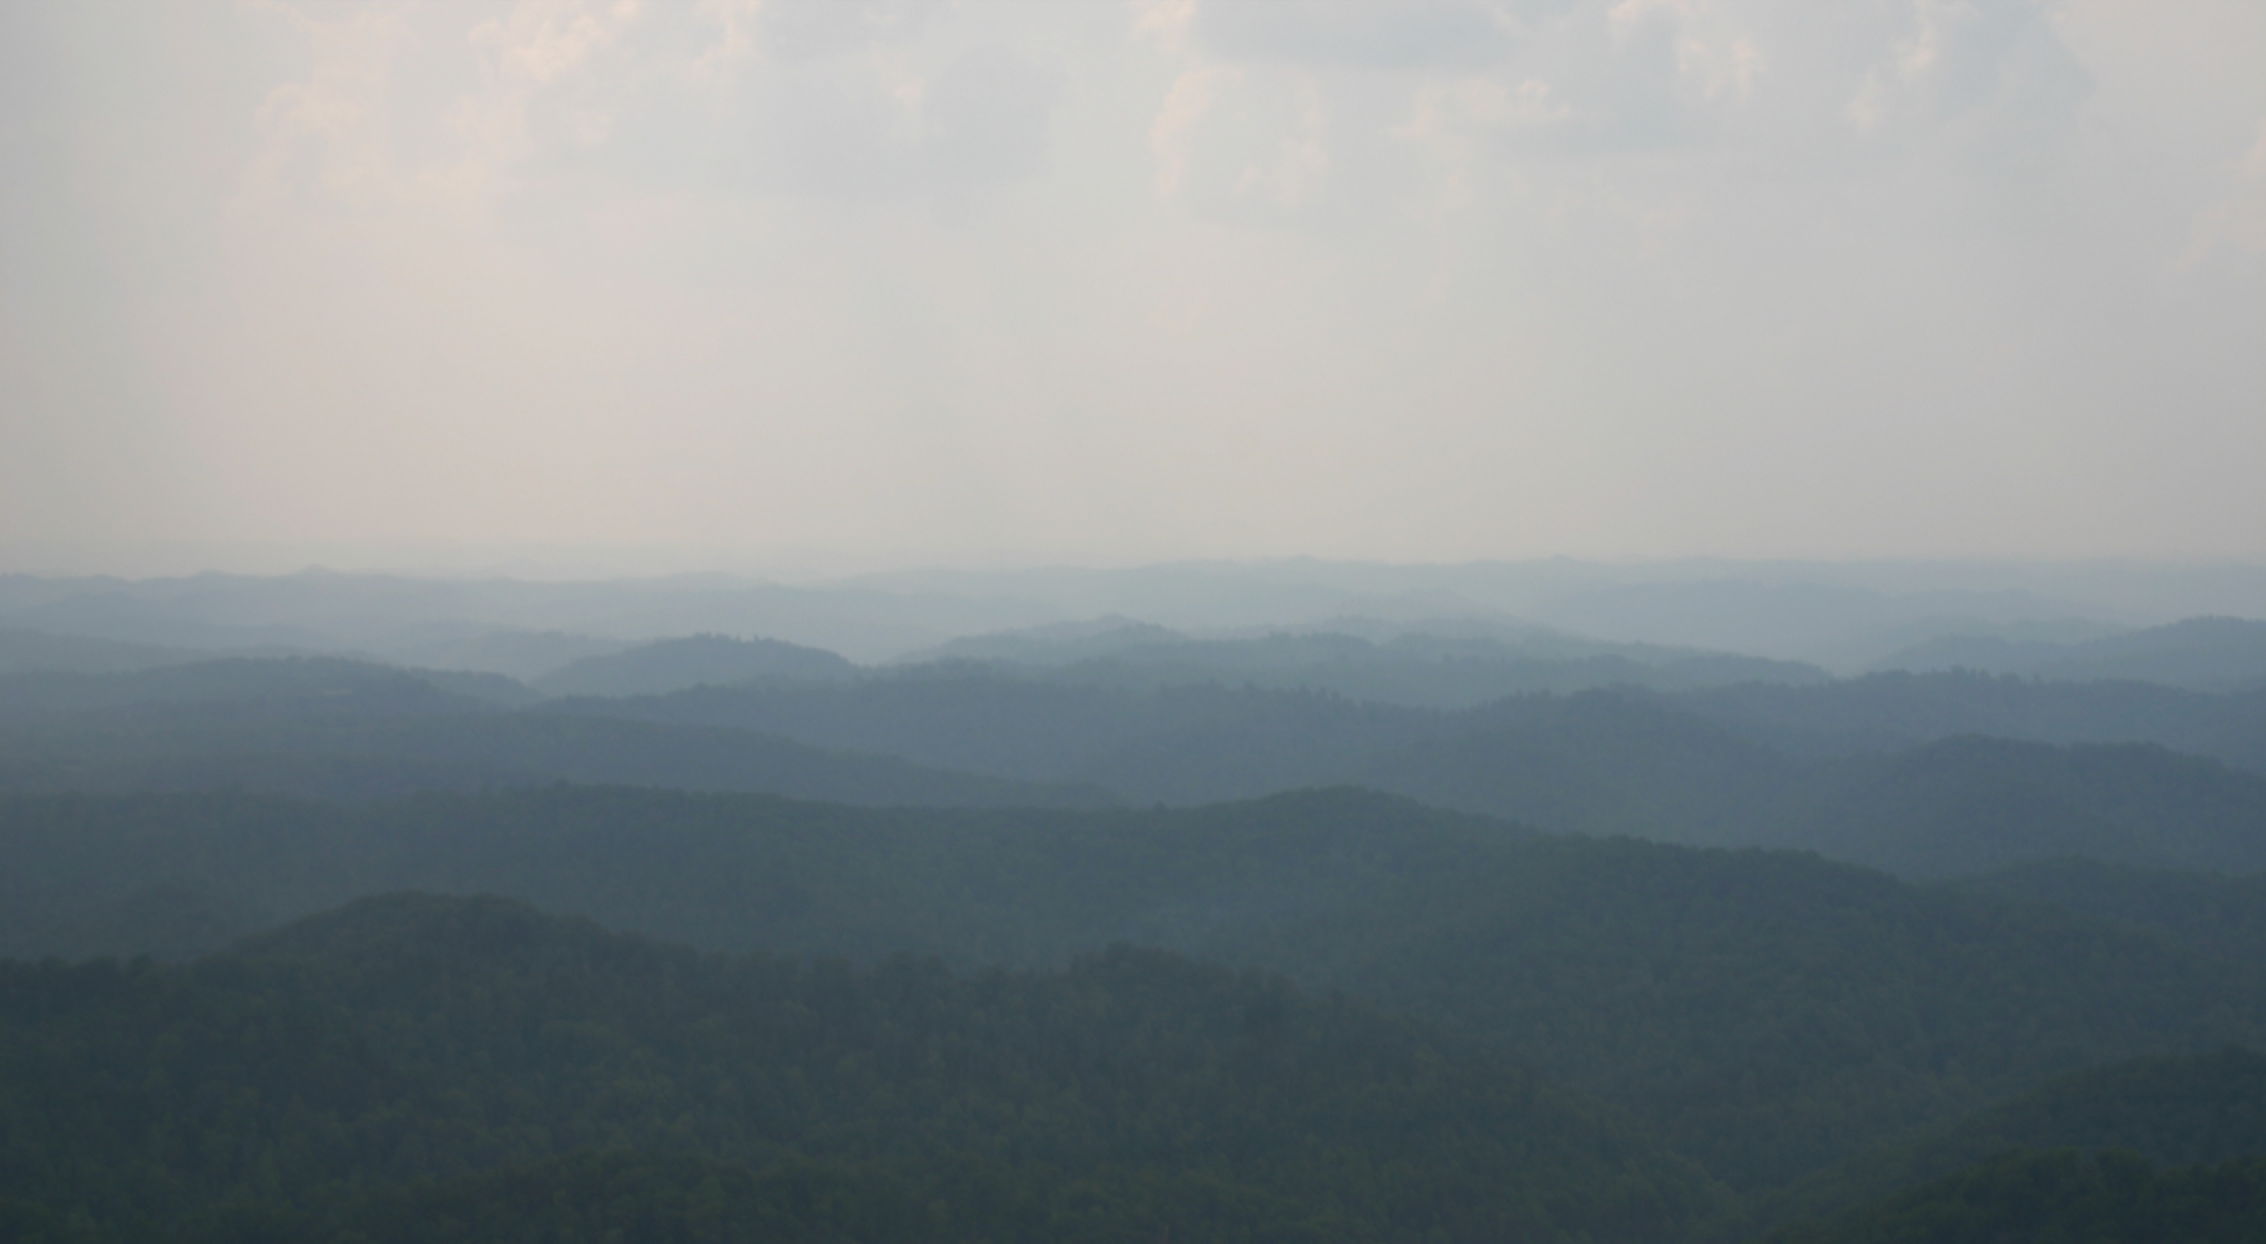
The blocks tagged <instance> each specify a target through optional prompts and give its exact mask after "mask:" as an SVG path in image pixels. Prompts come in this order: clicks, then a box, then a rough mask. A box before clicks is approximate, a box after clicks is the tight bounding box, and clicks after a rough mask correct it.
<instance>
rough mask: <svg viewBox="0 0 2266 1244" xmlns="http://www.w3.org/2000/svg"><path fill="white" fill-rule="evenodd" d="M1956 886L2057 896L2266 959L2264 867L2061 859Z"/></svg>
mask: <svg viewBox="0 0 2266 1244" xmlns="http://www.w3.org/2000/svg"><path fill="white" fill-rule="evenodd" d="M1959 888H1960V889H1962V890H1964V891H1967V892H1969V893H1974V894H1982V895H1988V896H1991V897H1994V898H2001V899H2007V900H2012V901H2017V902H2033V903H2048V904H2052V905H2054V906H2057V907H2061V908H2063V909H2065V910H2068V911H2074V912H2079V913H2082V914H2084V915H2088V916H2093V917H2097V918H2099V919H2103V920H2109V921H2112V922H2115V923H2118V924H2121V925H2124V926H2125V927H2127V928H2133V929H2139V930H2143V931H2145V932H2147V933H2149V934H2151V935H2153V936H2155V937H2158V938H2161V939H2163V940H2165V941H2168V942H2171V943H2172V944H2174V945H2177V946H2184V947H2187V948H2189V949H2192V950H2196V951H2200V952H2202V953H2204V954H2208V955H2214V956H2217V957H2219V958H2222V959H2228V960H2233V961H2237V962H2250V963H2266V875H2262V874H2259V873H2251V874H2249V875H2246V876H2241V877H2221V876H2213V875H2211V874H2208V873H2192V872H2175V871H2170V870H2162V869H2144V868H2132V867H2127V866H2122V865H2117V864H2105V863H2102V862H2100V861H2097V860H2080V859H2059V860H2042V861H2037V862H2033V863H2028V864H2021V865H2017V866H2014V867H2011V868H2006V869H2002V870H2000V871H1998V872H1994V873H1988V874H1985V875H1984V876H1980V877H1974V878H1970V879H1968V880H1965V881H1963V882H1961V883H1960V885H1959Z"/></svg>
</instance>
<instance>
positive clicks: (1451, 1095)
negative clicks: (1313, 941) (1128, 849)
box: [0, 896, 1724, 1244]
mask: <svg viewBox="0 0 2266 1244" xmlns="http://www.w3.org/2000/svg"><path fill="white" fill-rule="evenodd" d="M0 1033H4V1040H5V1046H6V1048H7V1049H9V1050H10V1053H11V1057H10V1058H9V1059H7V1060H6V1061H5V1063H0V1102H5V1103H6V1110H5V1118H6V1120H7V1124H6V1134H5V1140H4V1142H0V1143H4V1144H5V1152H6V1160H5V1161H0V1204H4V1203H6V1202H13V1205H12V1206H9V1207H8V1208H7V1209H0V1215H6V1216H12V1217H14V1218H15V1220H16V1224H17V1225H18V1228H19V1230H21V1228H22V1227H23V1226H25V1225H30V1226H33V1227H34V1228H35V1230H33V1231H31V1232H28V1233H26V1234H29V1235H30V1238H35V1239H37V1238H42V1233H41V1232H40V1231H38V1230H36V1228H37V1227H39V1226H42V1225H45V1224H54V1225H57V1226H63V1225H66V1224H68V1223H70V1222H71V1221H73V1220H74V1219H75V1220H76V1221H78V1222H79V1223H80V1224H82V1230H83V1224H87V1223H89V1221H90V1220H91V1224H92V1225H93V1226H94V1227H95V1228H96V1234H94V1235H93V1237H92V1238H98V1239H99V1238H105V1237H106V1235H108V1236H109V1237H110V1238H137V1237H140V1236H144V1235H148V1236H157V1235H168V1234H169V1232H168V1231H167V1230H166V1228H168V1227H170V1226H171V1225H173V1224H175V1223H179V1222H181V1221H183V1220H188V1221H191V1222H194V1221H195V1220H196V1215H198V1214H199V1213H200V1211H201V1212H203V1213H205V1214H207V1215H210V1217H208V1218H207V1219H206V1226H207V1230H208V1233H209V1234H210V1235H212V1236H220V1235H222V1234H223V1233H224V1232H226V1231H228V1230H230V1229H241V1228H242V1227H244V1226H246V1225H249V1224H250V1223H253V1222H257V1221H260V1220H263V1219H264V1220H265V1224H266V1225H267V1226H268V1227H270V1229H275V1228H278V1227H288V1228H295V1229H296V1231H295V1232H294V1233H304V1234H305V1236H307V1237H308V1238H328V1237H331V1236H332V1235H333V1233H336V1234H337V1236H339V1237H345V1236H347V1235H348V1234H349V1233H354V1234H353V1238H367V1237H366V1236H365V1235H362V1234H360V1232H363V1231H366V1230H368V1229H371V1228H375V1229H376V1230H378V1231H379V1232H380V1233H381V1238H399V1237H401V1236H402V1235H404V1234H405V1232H407V1231H408V1229H409V1228H410V1226H411V1225H412V1224H415V1223H418V1222H420V1221H428V1220H429V1221H431V1222H432V1225H434V1226H438V1227H443V1228H444V1229H445V1224H446V1223H447V1222H448V1220H449V1219H450V1218H451V1217H452V1216H453V1215H452V1214H451V1212H450V1209H449V1206H450V1205H451V1203H454V1206H455V1208H456V1210H457V1211H458V1212H461V1210H462V1209H463V1208H464V1202H465V1201H466V1200H467V1199H470V1200H471V1201H472V1202H474V1203H475V1204H477V1203H478V1202H480V1201H481V1200H483V1199H485V1198H490V1197H499V1198H503V1199H504V1203H505V1205H507V1206H508V1205H509V1204H510V1200H509V1199H508V1198H509V1191H508V1190H509V1189H510V1187H511V1186H512V1182H513V1181H515V1180H526V1179H530V1178H533V1179H536V1180H545V1179H546V1176H544V1175H542V1174H539V1173H536V1174H531V1173H529V1172H528V1171H527V1170H526V1164H528V1163H536V1162H541V1161H543V1160H545V1159H555V1158H560V1157H564V1156H567V1155H581V1156H580V1158H579V1160H580V1161H581V1162H582V1163H583V1166H582V1169H583V1170H585V1171H586V1170H587V1169H588V1164H589V1163H590V1162H592V1161H598V1162H601V1163H603V1162H605V1161H607V1159H601V1158H596V1157H595V1155H597V1154H598V1153H600V1152H602V1151H606V1150H613V1151H620V1150H624V1149H629V1150H635V1151H637V1152H639V1153H642V1154H648V1155H653V1156H654V1157H655V1158H660V1159H663V1161H662V1162H661V1163H660V1164H659V1165H660V1169H661V1170H662V1171H668V1170H670V1169H672V1167H671V1165H670V1164H669V1163H668V1162H667V1161H666V1159H668V1158H675V1159H678V1160H679V1161H680V1162H681V1161H682V1160H683V1159H686V1158H691V1159H699V1160H705V1161H706V1162H708V1163H722V1164H725V1165H726V1169H729V1168H734V1167H736V1168H739V1169H740V1170H741V1171H742V1172H743V1174H742V1178H745V1177H746V1176H747V1175H752V1174H755V1173H758V1172H764V1171H767V1170H768V1171H770V1172H772V1178H773V1179H774V1180H778V1179H781V1178H782V1177H784V1180H785V1182H786V1183H787V1184H788V1187H786V1188H782V1187H780V1186H779V1185H778V1184H777V1183H774V1184H773V1185H772V1191H773V1195H772V1196H770V1197H765V1196H764V1195H762V1194H761V1193H756V1194H755V1195H754V1197H753V1199H754V1201H755V1202H756V1203H755V1204H746V1203H740V1204H734V1203H733V1201H732V1199H729V1198H714V1199H717V1200H721V1201H723V1205H722V1206H720V1207H719V1208H723V1209H725V1210H726V1212H736V1213H746V1214H751V1215H760V1214H761V1213H762V1212H763V1211H764V1210H765V1209H769V1210H770V1211H771V1212H772V1213H774V1214H778V1215H780V1216H782V1217H785V1218H786V1219H787V1222H788V1223H789V1224H792V1225H794V1226H797V1227H801V1228H803V1229H802V1230H799V1231H793V1232H789V1233H776V1234H767V1235H766V1238H774V1239H777V1238H785V1239H814V1240H815V1239H838V1238H841V1236H839V1235H837V1234H834V1232H836V1231H840V1230H842V1229H843V1228H845V1227H849V1226H852V1225H853V1223H863V1225H864V1229H863V1230H861V1231H859V1232H858V1233H857V1235H856V1238H860V1239H864V1240H868V1241H873V1242H874V1244H880V1242H881V1241H885V1240H893V1239H903V1240H908V1241H910V1240H916V1239H919V1240H929V1239H937V1238H947V1239H951V1238H965V1239H971V1240H974V1239H1028V1240H1033V1241H1037V1240H1042V1239H1044V1240H1082V1239H1092V1240H1117V1239H1123V1238H1126V1233H1127V1232H1128V1231H1134V1232H1139V1233H1141V1234H1140V1235H1139V1236H1137V1237H1136V1238H1147V1237H1148V1236H1149V1235H1153V1234H1158V1233H1162V1234H1167V1235H1169V1234H1171V1233H1173V1232H1174V1231H1175V1230H1177V1231H1179V1233H1180V1234H1181V1235H1182V1237H1183V1238H1233V1237H1248V1236H1251V1235H1257V1236H1259V1237H1260V1238H1294V1233H1295V1238H1312V1239H1329V1240H1347V1241H1355V1240H1384V1239H1398V1238H1408V1236H1409V1235H1410V1233H1412V1232H1414V1233H1420V1234H1422V1235H1423V1236H1424V1237H1425V1238H1431V1239H1440V1240H1446V1241H1458V1240H1470V1241H1481V1240H1497V1239H1503V1238H1529V1239H1539V1240H1558V1239H1564V1240H1569V1241H1570V1240H1574V1239H1581V1240H1589V1241H1629V1242H1631V1244H1636V1242H1639V1241H1648V1240H1655V1239H1659V1238H1662V1237H1663V1236H1665V1235H1673V1234H1677V1233H1680V1232H1681V1231H1683V1230H1685V1229H1688V1228H1689V1227H1690V1226H1691V1225H1692V1224H1693V1223H1695V1222H1697V1221H1699V1220H1700V1219H1702V1218H1704V1217H1705V1216H1707V1215H1708V1214H1710V1213H1712V1212H1715V1211H1717V1210H1719V1209H1720V1208H1721V1207H1722V1206H1723V1204H1724V1198H1723V1196H1722V1194H1721V1192H1720V1190H1718V1189H1716V1188H1714V1187H1712V1186H1711V1185H1710V1184H1709V1183H1708V1181H1707V1180H1706V1179H1705V1178H1704V1176H1702V1175H1700V1174H1699V1173H1698V1172H1697V1171H1696V1170H1694V1169H1693V1168H1691V1167H1690V1166H1689V1165H1688V1164H1686V1163H1682V1162H1680V1161H1678V1160H1676V1159H1674V1158H1673V1157H1670V1156H1669V1155H1667V1154H1666V1153H1664V1152H1663V1151H1661V1150H1660V1149H1659V1148H1658V1147H1657V1146H1656V1145H1652V1144H1650V1143H1648V1142H1647V1141H1646V1140H1644V1139H1643V1137H1642V1136H1641V1133H1639V1132H1638V1131H1637V1130H1636V1129H1634V1128H1632V1127H1631V1126H1630V1125H1628V1124H1627V1123H1626V1122H1624V1121H1622V1120H1620V1119H1619V1118H1617V1117H1616V1116H1615V1115H1614V1114H1613V1113H1612V1112H1610V1111H1607V1110H1604V1109H1601V1108H1599V1107H1597V1106H1595V1105H1593V1104H1590V1103H1586V1102H1584V1101H1582V1100H1581V1099H1579V1098H1577V1097H1575V1096H1573V1095H1571V1094H1568V1093H1566V1092H1564V1091H1562V1090H1558V1089H1556V1088H1553V1087H1552V1086H1550V1085H1548V1084H1547V1083H1544V1082H1542V1081H1541V1080H1539V1079H1538V1078H1537V1077H1536V1076H1534V1075H1533V1074H1532V1073H1531V1072H1527V1071H1524V1070H1521V1069H1519V1068H1517V1067H1515V1066H1512V1065H1509V1064H1507V1063H1505V1062H1504V1061H1503V1060H1502V1059H1501V1058H1500V1057H1499V1056H1497V1055H1493V1054H1490V1053H1488V1052H1487V1051H1486V1050H1485V1049H1484V1048H1482V1047H1479V1046H1475V1045H1473V1044H1471V1043H1468V1042H1457V1041H1453V1040H1450V1039H1444V1038H1442V1037H1440V1036H1438V1035H1434V1034H1429V1033H1427V1032H1426V1031H1425V1030H1424V1029H1423V1028H1421V1027H1417V1026H1412V1025H1409V1024H1406V1023H1402V1022H1398V1021H1393V1020H1389V1019H1386V1018H1383V1017H1381V1016H1379V1015H1377V1014H1375V1013H1374V1012H1371V1011H1368V1010H1365V1009H1362V1008H1359V1007H1356V1006H1352V1005H1349V1004H1347V1003H1345V1002H1343V1001H1342V1000H1330V1001H1316V1000H1312V999H1310V998H1308V997H1306V996H1304V995H1302V994H1301V993H1300V992H1299V991H1297V990H1296V989H1295V988H1293V987H1291V986H1290V985H1288V984H1287V983H1286V982H1282V981H1280V980H1279V979H1272V978H1267V977H1262V976H1257V975H1253V974H1248V973H1247V974H1242V975H1237V974H1234V973H1231V972H1228V971H1226V970H1224V969H1220V968H1216V967H1206V966H1202V965H1198V964H1194V963H1190V962H1188V961H1186V960H1182V959H1178V958H1175V957H1172V956H1168V955H1164V954H1160V953H1157V952H1151V951H1134V950H1127V949H1119V950H1114V951H1110V952H1107V953H1104V954H1100V955H1098V956H1093V957H1088V958H1083V959H1080V960H1078V961H1076V962H1074V963H1072V964H1070V965H1069V966H1068V968H1067V969H1066V970H1063V971H1060V972H1055V973H1048V974H1035V975H1034V974H1010V973H1000V972H989V973H981V974H976V975H973V976H968V977H962V978H955V977H953V976H952V975H950V974H948V973H947V972H946V971H945V970H944V969H943V968H942V967H941V966H938V965H936V964H934V963H930V962H922V961H917V960H905V959H897V960H891V961H888V962H885V963H882V964H878V965H876V966H874V967H871V968H867V969H855V968H851V967H848V966H846V965H844V964H842V963H840V962H838V961H822V962H818V963H814V964H796V963H792V962H788V961H782V960H777V959H771V958H765V957H760V956H758V957H747V958H718V957H713V956H703V955H699V954H696V953H694V952H692V951H689V950H683V949H677V948H673V947H665V946H657V945H654V944H651V943H648V942H643V941H639V940H636V939H632V938H625V937H621V936H618V935H614V934H609V933H606V932H604V931H602V930H601V929H599V928H597V927H596V926H594V925H591V924H589V923H588V922H570V921H562V920H558V919H555V918H550V917H546V916H542V915H539V914H538V913H536V912H534V911H532V910H530V909H528V908H525V907H523V906H520V905H518V904H513V903H508V902H504V901H502V900H497V899H440V898H431V897H421V896H396V897H393V898H387V899H379V900H372V901H367V902H364V903H360V904H357V905H355V906H353V907H350V908H348V909H346V910H344V911H342V912H338V913H335V914H332V915H329V916H325V917H321V918H319V919H316V920H312V921H309V922H306V923H304V924H302V925H299V926H295V927H293V928H289V929H285V930H283V931H281V932H278V933H275V934H271V935H269V936H267V937H264V938H261V939H258V940H256V941H254V942H251V943H248V944H246V945H245V946H244V947H242V948H241V949H240V950H239V951H238V952H236V953H235V954H233V955H231V956H227V957H224V958H220V959H213V960H207V961H205V962H203V963H200V964H197V965H195V966H193V967H189V968H158V967H154V966H137V967H132V968H126V969H121V968H119V967H117V966H116V965H114V964H92V965H86V966H66V965H61V964H48V965H44V966H38V967H32V966H25V965H0ZM647 1160H650V1159H647ZM813 1160H815V1161H817V1162H819V1163H824V1164H827V1165H823V1166H820V1167H818V1168H817V1169H816V1170H813V1169H811V1167H810V1163H811V1162H812V1161H813ZM614 1161H619V1159H614ZM514 1167H518V1168H519V1170H517V1171H513V1170H512V1168H514ZM499 1168H501V1169H502V1170H504V1171H506V1172H510V1173H505V1174H502V1175H500V1176H498V1177H496V1180H500V1181H501V1182H500V1183H499V1182H497V1181H496V1180H491V1181H490V1182H487V1183H478V1182H475V1183H470V1184H457V1185H454V1186H453V1187H451V1188H450V1189H449V1190H447V1191H442V1190H441V1189H436V1188H434V1187H433V1186H431V1185H429V1184H412V1185H410V1186H408V1187H406V1188H404V1187H403V1185H405V1184H409V1181H418V1180H429V1179H433V1178H441V1179H449V1178H453V1177H464V1176H476V1175H478V1174H479V1173H481V1172H485V1171H494V1170H498V1169H499ZM543 1169H544V1168H541V1167H537V1168H535V1170H536V1171H538V1172H540V1171H541V1170H543ZM551 1169H552V1170H553V1171H554V1172H555V1171H556V1170H557V1168H551ZM569 1169H573V1168H569ZM677 1169H681V1167H679V1168H677ZM694 1169H696V1170H699V1171H700V1172H701V1175H702V1176H703V1178H704V1180H705V1179H706V1177H707V1176H710V1175H714V1174H717V1173H719V1172H718V1171H716V1169H715V1168H714V1167H712V1166H711V1167H707V1168H703V1167H700V1166H698V1165H696V1166H695V1168H694ZM971 1176H972V1178H970V1177H971ZM798 1180H799V1181H817V1182H820V1183H835V1184H837V1185H842V1184H846V1185H848V1186H849V1187H859V1186H861V1185H878V1186H879V1187H878V1190H879V1191H881V1192H883V1193H884V1194H885V1195H884V1198H883V1201H882V1203H881V1204H880V1205H873V1206H843V1207H836V1208H827V1207H814V1206H812V1205H810V1204H808V1202H807V1201H804V1200H803V1199H802V1198H800V1197H797V1196H794V1195H793V1194H792V1190H791V1189H792V1185H793V1184H794V1183H795V1182H796V1181H798ZM954 1185H958V1186H954ZM397 1189H398V1190H397ZM915 1189H918V1190H920V1191H922V1192H924V1193H927V1194H930V1195H931V1196H933V1197H934V1198H935V1200H933V1201H928V1200H922V1201H914V1202H913V1203H912V1204H911V1205H910V1206H904V1205H903V1203H904V1201H905V1200H906V1199H907V1194H909V1193H911V1192H912V1191H914V1190H915ZM566 1190H567V1189H565V1188H561V1189H560V1191H566ZM682 1191H684V1192H695V1191H697V1189H696V1188H686V1189H682ZM891 1192H894V1193H895V1194H896V1195H894V1196H888V1195H886V1194H888V1193H891ZM580 1195H582V1196H587V1195H588V1189H587V1188H584V1189H582V1190H581V1192H580ZM765 1201H770V1202H772V1203H771V1204H769V1205H765V1204H764V1202H765ZM892 1201H894V1202H897V1203H898V1204H897V1205H896V1206H892V1205H890V1202H892ZM900 1207H902V1208H909V1209H911V1210H913V1213H912V1214H911V1216H910V1217H909V1218H908V1219H906V1220H903V1221H900V1222H899V1223H897V1224H896V1227H897V1229H895V1230H881V1231H880V1233H879V1234H875V1233H874V1232H875V1231H876V1230H877V1229H879V1228H882V1227H883V1226H884V1224H886V1223H887V1222H888V1217H889V1214H888V1211H889V1210H891V1209H898V1208H900ZM940 1210H941V1211H942V1212H941V1214H940V1213H939V1211H940ZM216 1211H217V1212H216ZM509 1216H510V1215H509V1214H508V1213H502V1214H498V1215H497V1217H499V1218H508V1217H509ZM843 1216H847V1217H849V1219H850V1221H847V1222H846V1221H843V1220H842V1218H843ZM798 1218H800V1219H801V1221H799V1222H798V1221H797V1219H798ZM5 1223H6V1217H4V1216H0V1224H5ZM687 1225H688V1226H689V1225H690V1224H687ZM715 1225H716V1224H713V1223H712V1224H711V1229H713V1227H714V1226H715ZM828 1227H831V1228H833V1231H827V1230H825V1228H828ZM105 1228H107V1229H108V1231H107V1232H104V1230H103V1229H105ZM516 1231H517V1232H528V1233H531V1234H532V1235H534V1236H537V1237H540V1238H551V1239H557V1238H572V1237H569V1236H562V1235H560V1234H556V1233H553V1232H551V1231H548V1230H545V1229H544V1228H543V1227H542V1225H541V1222H540V1220H537V1221H534V1222H523V1223H520V1224H518V1225H517V1227H516ZM15 1238H23V1237H22V1236H21V1235H18V1236H16V1237H15ZM46 1238H66V1237H65V1236H64V1233H63V1232H60V1231H57V1232H52V1233H50V1234H47V1235H46ZM78 1238H86V1237H85V1236H84V1235H82V1236H81V1237H78ZM506 1238H511V1237H508V1236H507V1237H506Z"/></svg>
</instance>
